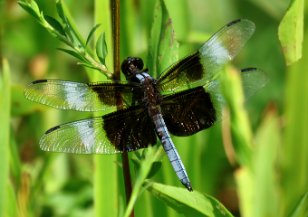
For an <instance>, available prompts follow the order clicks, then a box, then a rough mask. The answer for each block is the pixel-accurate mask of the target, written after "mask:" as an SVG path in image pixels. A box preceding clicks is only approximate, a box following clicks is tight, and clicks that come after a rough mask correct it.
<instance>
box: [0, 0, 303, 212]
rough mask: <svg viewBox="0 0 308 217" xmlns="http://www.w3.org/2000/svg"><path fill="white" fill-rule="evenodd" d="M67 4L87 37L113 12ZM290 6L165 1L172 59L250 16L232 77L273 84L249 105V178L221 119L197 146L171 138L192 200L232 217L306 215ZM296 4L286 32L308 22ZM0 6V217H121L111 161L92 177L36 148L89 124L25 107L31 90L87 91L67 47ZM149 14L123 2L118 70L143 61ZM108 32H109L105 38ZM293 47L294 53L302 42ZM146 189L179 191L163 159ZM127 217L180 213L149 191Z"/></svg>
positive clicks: (298, 71)
mask: <svg viewBox="0 0 308 217" xmlns="http://www.w3.org/2000/svg"><path fill="white" fill-rule="evenodd" d="M64 2H65V4H66V6H67V8H68V10H69V11H70V13H71V15H72V18H73V20H74V21H75V24H76V26H77V29H78V30H79V31H80V33H81V34H82V35H83V37H85V38H86V37H87V34H88V33H89V31H90V30H91V28H92V27H93V26H94V25H95V22H96V19H97V17H103V18H104V17H107V16H108V15H109V14H110V11H108V8H107V9H106V8H100V5H101V4H103V3H102V2H104V1H103V0H102V1H98V0H97V1H82V0H74V1H73V0H65V1H64ZM290 3H291V1H289V0H272V1H266V0H246V1H243V0H229V1H225V0H215V1H213V0H212V1H211V0H190V1H185V0H178V1H176V0H165V4H166V7H167V9H168V11H169V15H170V17H171V19H172V22H173V27H174V31H175V38H176V40H177V41H178V42H179V45H180V52H179V56H180V57H184V56H186V55H188V54H190V53H191V52H193V51H194V50H196V49H197V48H198V47H200V45H201V44H202V43H204V41H205V40H206V39H208V38H209V37H210V36H211V35H212V34H213V33H215V32H216V31H217V30H218V29H219V28H221V27H222V26H223V25H225V24H226V23H228V22H230V21H232V20H234V19H237V18H247V19H249V20H251V21H253V22H254V23H255V24H256V32H255V34H254V35H253V37H252V38H251V39H250V40H249V41H248V43H247V45H246V46H245V47H244V49H243V50H242V51H241V52H240V54H239V55H238V57H236V58H235V60H234V61H233V62H232V65H233V66H234V67H236V68H239V69H240V68H245V67H250V66H253V67H258V68H261V69H262V70H263V71H265V72H266V73H267V76H268V77H269V82H268V83H267V85H266V86H265V87H264V88H262V89H261V90H260V91H258V92H257V93H256V94H255V95H254V96H252V97H251V98H250V99H249V100H248V101H247V103H246V104H245V106H246V108H247V111H248V115H249V119H250V124H251V129H252V138H253V147H252V149H253V157H252V168H253V169H252V171H253V172H251V173H250V172H249V170H247V168H243V167H242V166H241V165H240V166H238V165H237V164H234V154H232V150H231V154H230V144H232V140H230V138H229V137H228V133H226V132H225V131H228V126H227V124H228V123H227V122H225V121H222V122H221V123H218V124H216V125H215V126H214V127H213V128H211V129H209V130H206V131H204V132H201V133H198V134H197V135H196V136H192V137H189V138H175V139H174V140H175V144H177V147H178V150H179V154H180V155H181V157H182V160H183V162H184V164H185V166H186V169H187V170H188V173H189V175H190V178H191V181H192V183H193V187H194V190H196V191H199V192H201V193H204V194H209V195H212V196H213V197H215V198H217V199H218V200H219V201H220V202H221V203H222V204H224V206H225V207H226V208H227V209H228V210H230V211H231V212H232V213H233V214H234V215H235V216H306V217H307V216H308V202H307V200H308V199H306V198H307V194H306V195H305V193H306V192H307V191H308V176H307V175H308V133H307V129H308V94H307V93H308V85H307V84H308V36H307V32H308V27H307V23H308V20H307V17H308V16H306V17H305V21H306V24H305V26H304V33H305V34H304V43H303V47H302V53H303V57H302V59H301V60H299V61H297V62H294V63H291V64H290V65H288V66H287V64H286V61H285V58H284V55H285V54H286V53H285V54H284V53H283V51H285V50H284V49H282V47H281V44H280V41H279V37H278V28H279V25H280V23H281V21H282V18H283V17H284V15H285V13H286V11H287V9H288V7H289V5H290ZM37 4H38V5H39V7H40V9H41V10H42V11H43V12H44V14H48V15H50V16H53V17H57V15H56V7H55V1H53V0H45V1H37ZM294 4H298V5H297V6H298V7H296V10H295V12H292V13H293V15H294V14H295V15H294V17H295V18H294V20H292V21H291V22H290V23H291V24H288V25H289V26H290V27H292V25H297V24H298V21H300V20H303V19H304V17H303V14H305V15H307V14H308V9H307V7H308V6H307V4H306V5H305V7H304V1H303V0H302V1H293V5H294ZM0 7H1V11H0V14H1V21H0V22H1V23H0V33H1V35H0V43H1V44H0V46H1V50H0V58H1V61H2V63H1V74H0V112H1V114H0V122H1V125H0V131H1V132H0V216H102V215H103V216H121V215H122V214H123V212H124V209H125V200H124V198H125V196H124V187H123V186H124V184H123V178H122V173H121V171H120V170H119V171H118V168H120V166H119V165H120V164H121V161H120V158H119V156H102V158H104V159H103V160H104V162H107V163H106V165H105V166H104V167H98V166H97V165H96V163H97V161H95V160H94V158H95V157H93V156H85V155H71V154H61V153H45V152H43V151H41V150H40V149H39V144H38V142H39V138H40V136H41V135H42V134H43V133H44V132H45V131H46V130H47V129H49V128H51V127H53V126H55V125H58V124H61V123H66V122H70V121H74V120H78V119H82V118H86V117H89V116H90V115H91V114H87V113H80V112H73V111H58V110H55V109H52V108H48V107H46V106H42V105H39V104H35V103H32V102H30V101H28V100H26V99H25V98H24V95H23V89H24V88H25V86H26V85H27V84H28V83H29V82H31V81H33V80H36V79H43V78H57V79H63V80H72V81H80V82H88V81H89V78H88V76H87V73H88V72H87V71H86V70H85V69H84V68H83V67H81V66H78V65H77V64H76V62H77V61H76V59H74V58H72V57H70V56H68V55H67V54H65V53H63V52H60V51H59V50H57V48H59V47H65V46H64V45H63V44H62V43H61V42H59V41H58V40H57V39H55V38H54V37H52V36H51V35H50V34H49V33H48V32H47V31H46V30H45V29H44V28H43V27H41V26H40V25H39V24H38V23H37V22H36V21H35V19H33V17H31V16H30V15H29V14H28V13H26V12H25V11H24V10H23V9H22V8H21V7H20V6H19V5H18V4H17V2H16V1H12V0H7V1H5V0H1V1H0ZM154 9H155V0H147V1H141V0H128V1H125V0H123V1H121V60H122V59H124V58H125V57H127V56H141V57H143V58H144V59H146V57H147V53H148V46H149V38H150V36H151V26H152V22H153V17H154ZM297 15H298V16H297ZM95 17H96V18H95ZM106 19H107V18H106ZM108 19H110V18H108ZM101 22H102V28H101V29H100V30H99V31H106V29H108V28H109V29H110V27H108V23H103V21H102V20H101ZM299 23H300V22H299ZM292 31H293V30H292V28H290V32H289V34H290V35H296V34H297V32H292ZM110 34H111V33H110V32H107V31H106V35H107V37H110ZM299 34H300V33H299ZM108 35H109V36H108ZM293 42H294V41H293ZM295 42H296V41H295ZM297 45H299V46H301V43H300V41H299V43H298V44H297ZM108 46H110V45H109V44H108ZM108 49H109V47H108ZM296 49H297V48H296ZM109 50H110V49H109ZM109 55H111V52H109ZM146 64H147V63H146ZM110 68H111V66H110ZM98 77H99V76H98ZM101 78H103V77H101ZM235 98H236V96H235ZM222 129H223V130H222ZM222 138H224V142H223V139H222ZM231 149H232V148H231ZM133 156H134V154H133V153H131V154H130V157H133ZM227 156H228V157H227ZM131 167H132V168H131V171H132V176H133V180H134V179H135V173H134V171H135V170H134V168H133V166H131ZM102 168H104V169H105V170H106V171H99V173H100V174H101V175H102V176H103V177H102V178H103V179H104V181H103V183H99V182H97V180H101V179H97V174H96V173H97V172H98V171H97V169H102ZM108 170H112V171H111V172H110V171H108ZM247 171H248V172H247ZM104 174H106V175H104ZM107 174H108V175H107ZM110 174H112V175H111V176H110ZM151 180H154V181H155V182H159V183H163V184H166V185H173V186H178V187H181V184H180V182H179V181H178V180H177V178H176V176H175V174H174V173H173V171H172V168H171V166H170V163H169V162H168V159H167V158H166V157H164V158H163V159H162V168H161V169H160V171H159V172H158V173H157V174H156V175H155V176H154V177H152V178H151ZM102 192H105V195H101V193H102ZM102 194H104V193H102ZM98 198H100V199H99V200H97V199H98ZM98 210H101V211H98ZM135 216H183V215H182V214H179V213H177V212H176V211H175V210H173V209H171V208H170V207H168V203H166V201H164V200H161V198H160V197H159V196H158V197H157V196H153V194H152V193H151V192H148V191H145V192H144V193H143V194H141V195H140V197H139V198H138V200H137V203H136V206H135Z"/></svg>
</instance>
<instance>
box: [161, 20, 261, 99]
mask: <svg viewBox="0 0 308 217" xmlns="http://www.w3.org/2000/svg"><path fill="white" fill-rule="evenodd" d="M254 30H255V25H254V23H253V22H251V21H249V20H245V19H239V20H235V21H233V22H231V23H229V24H227V25H226V26H224V27H223V28H222V29H220V30H219V31H218V32H217V33H216V34H214V35H213V36H212V37H211V38H210V39H209V40H208V41H207V42H205V44H204V45H203V46H202V47H201V48H200V49H199V50H198V51H197V52H196V53H194V54H192V55H190V56H188V57H186V58H184V59H182V60H180V61H179V62H178V63H176V64H175V65H173V66H171V68H170V69H168V70H166V71H165V72H164V73H162V74H161V75H160V77H159V79H158V84H159V86H160V89H161V91H162V93H175V92H177V91H181V90H184V89H187V87H188V88H194V87H197V86H203V85H207V83H208V82H210V81H212V80H215V79H216V78H217V77H218V76H219V71H221V69H222V67H223V65H224V64H225V63H226V62H228V61H230V60H232V59H233V58H234V57H235V56H236V55H237V53H238V52H239V51H240V50H241V48H242V47H243V46H244V45H245V43H246V41H247V40H248V39H249V38H250V37H251V35H252V34H253V32H254Z"/></svg>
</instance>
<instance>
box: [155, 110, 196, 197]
mask: <svg viewBox="0 0 308 217" xmlns="http://www.w3.org/2000/svg"><path fill="white" fill-rule="evenodd" d="M153 122H154V125H155V128H156V133H157V135H158V137H159V139H160V141H161V143H162V145H163V148H164V150H165V152H166V154H167V156H168V159H169V161H170V163H171V165H172V167H173V169H174V171H175V173H176V175H177V177H178V178H179V179H180V181H181V183H182V184H183V185H184V186H185V187H186V188H187V189H188V190H189V191H192V187H191V184H190V181H189V178H188V175H187V172H186V169H185V167H184V164H183V163H182V160H181V158H180V156H179V154H178V152H177V150H176V148H175V145H174V143H173V141H172V140H171V137H170V134H169V132H168V129H167V127H166V124H165V121H164V119H163V117H162V115H161V114H160V113H158V114H156V115H154V116H153Z"/></svg>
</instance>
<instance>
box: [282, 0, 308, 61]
mask: <svg viewBox="0 0 308 217" xmlns="http://www.w3.org/2000/svg"><path fill="white" fill-rule="evenodd" d="M278 34H279V40H280V43H281V46H282V49H283V53H284V56H285V59H286V62H287V65H290V64H292V63H294V62H296V61H297V60H299V59H300V58H301V57H302V43H303V36H304V0H292V1H291V4H290V7H289V9H288V10H287V12H286V14H285V16H284V17H283V19H282V21H281V23H280V25H279V29H278Z"/></svg>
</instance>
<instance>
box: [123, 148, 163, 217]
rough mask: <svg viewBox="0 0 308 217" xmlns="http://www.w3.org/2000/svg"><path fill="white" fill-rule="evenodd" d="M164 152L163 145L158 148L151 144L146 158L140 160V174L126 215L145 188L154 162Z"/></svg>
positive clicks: (126, 215)
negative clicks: (144, 185)
mask: <svg viewBox="0 0 308 217" xmlns="http://www.w3.org/2000/svg"><path fill="white" fill-rule="evenodd" d="M162 152H163V149H162V147H160V148H157V147H155V146H149V147H148V148H147V151H146V152H145V158H144V159H143V160H142V161H141V162H140V169H139V170H138V174H137V176H136V180H135V184H134V187H133V192H132V194H131V198H130V200H129V203H128V205H127V208H126V210H125V214H124V216H125V217H128V216H129V215H130V213H131V211H132V209H133V207H134V205H135V203H136V201H137V198H138V196H139V195H140V192H141V191H142V190H143V188H142V186H143V184H144V182H145V179H146V178H147V177H148V175H149V174H150V172H151V168H152V165H153V163H154V162H156V161H157V159H158V158H159V157H160V156H161V154H162Z"/></svg>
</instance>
